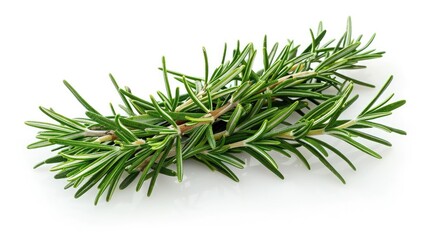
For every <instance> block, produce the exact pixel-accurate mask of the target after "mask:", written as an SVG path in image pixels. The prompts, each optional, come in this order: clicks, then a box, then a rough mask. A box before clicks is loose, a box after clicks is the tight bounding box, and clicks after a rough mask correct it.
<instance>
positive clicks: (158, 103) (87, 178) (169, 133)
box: [26, 19, 406, 203]
mask: <svg viewBox="0 0 429 240" xmlns="http://www.w3.org/2000/svg"><path fill="white" fill-rule="evenodd" d="M310 34H311V43H310V44H309V45H308V46H307V47H306V48H305V49H304V50H303V51H301V52H300V51H299V46H298V45H295V44H294V42H293V41H289V42H287V43H286V44H285V45H284V46H283V48H281V49H280V48H279V46H280V45H279V44H278V43H275V44H274V45H273V47H271V48H269V46H268V41H267V37H265V38H264V41H263V48H262V54H261V55H262V62H263V69H261V70H255V69H254V68H253V65H254V62H255V59H256V58H255V56H256V50H255V49H254V46H253V44H247V45H246V46H245V47H244V48H242V49H241V47H240V43H238V44H237V47H236V48H235V49H234V50H233V52H232V57H231V59H230V60H227V56H226V55H227V45H226V44H225V48H224V53H223V57H222V61H221V63H220V65H219V66H218V67H217V68H215V69H214V71H213V72H212V73H210V72H209V63H208V57H207V52H206V50H205V49H203V55H204V63H205V64H204V66H205V72H204V76H202V77H195V76H190V75H187V74H183V73H180V72H177V71H173V70H170V69H167V68H166V61H165V58H163V59H162V68H160V70H162V72H163V80H164V83H165V86H166V94H164V93H163V92H160V91H159V92H158V96H159V99H157V98H155V97H154V96H150V100H144V99H143V98H141V97H138V96H136V95H134V94H133V93H132V92H131V90H130V89H129V88H127V87H124V88H121V87H120V86H119V85H118V84H117V82H116V80H115V78H114V77H113V76H112V75H110V79H111V81H112V83H113V85H114V87H115V88H116V90H117V92H118V93H119V95H120V97H121V99H122V101H123V105H120V107H121V108H122V109H123V110H124V112H125V113H126V114H125V115H121V114H118V113H117V111H116V110H115V109H114V108H113V106H112V105H110V106H111V109H112V113H113V115H102V114H100V113H99V112H98V111H97V110H96V109H95V108H94V107H92V106H91V105H90V104H89V103H88V101H86V100H85V99H84V98H83V97H82V96H80V94H79V93H78V92H77V91H76V90H75V89H74V88H73V87H72V86H71V85H70V84H69V83H68V82H66V81H64V84H65V85H66V87H67V88H68V89H69V90H70V91H71V93H72V94H73V95H74V96H75V97H76V99H77V100H78V101H79V102H80V103H81V104H82V105H83V107H85V109H86V110H87V112H86V117H84V118H69V117H66V116H63V115H61V114H59V113H57V112H55V111H53V110H52V109H47V108H43V107H40V109H41V111H42V112H44V113H45V114H46V115H47V116H48V117H50V118H51V119H53V120H54V121H55V122H56V123H47V122H35V121H28V122H26V124H27V125H29V126H32V127H36V128H39V129H41V130H42V131H40V132H39V133H38V134H37V136H36V137H37V138H38V139H39V141H37V142H35V143H32V144H30V145H29V146H28V148H40V147H46V146H50V145H59V147H57V148H55V149H53V151H55V152H56V155H55V156H53V157H51V158H49V159H47V160H45V161H43V162H41V163H39V164H37V165H36V167H38V166H41V165H43V164H55V166H54V167H52V168H51V170H52V171H55V172H57V174H56V175H55V178H66V179H67V180H68V184H67V185H66V188H69V187H74V188H78V190H77V192H76V195H75V196H76V197H80V196H81V195H82V194H84V193H85V192H86V191H88V190H89V189H91V188H92V187H93V186H95V185H97V184H98V194H97V197H96V200H95V203H97V202H98V200H99V198H100V197H101V196H102V195H103V194H104V193H105V192H106V191H107V193H106V200H107V201H109V200H110V199H111V197H112V195H113V193H114V191H115V189H116V188H117V186H118V184H119V182H120V181H121V179H122V178H123V176H126V177H125V178H124V179H123V180H122V183H120V184H119V188H120V189H123V188H126V187H127V186H129V185H130V183H132V182H133V181H135V180H137V179H138V180H137V190H140V189H141V188H142V186H143V184H144V182H145V181H146V180H149V179H150V181H149V188H148V192H147V195H148V196H149V195H150V194H151V193H152V191H153V188H154V186H155V184H156V179H157V177H158V175H159V174H163V175H167V176H176V177H177V179H178V181H179V182H181V181H182V180H183V174H184V170H185V168H186V167H185V166H184V162H185V161H187V160H191V159H192V160H195V161H198V162H201V163H203V164H204V165H206V166H207V167H208V168H209V169H211V170H216V171H219V172H220V173H222V174H224V175H226V176H227V177H229V178H231V179H232V180H234V181H238V178H237V176H236V175H235V173H234V171H233V170H231V169H230V167H235V168H239V169H240V168H243V167H244V162H243V161H242V160H241V159H240V158H238V157H237V154H239V153H248V154H250V155H251V156H253V157H254V158H255V159H257V160H258V161H259V162H261V164H263V165H264V166H265V167H266V168H267V169H268V170H270V171H271V172H273V173H274V174H275V175H277V176H278V177H280V178H282V179H283V178H284V176H283V174H282V173H281V172H280V171H279V170H278V165H277V161H276V159H273V158H272V156H271V155H270V151H276V152H279V153H281V154H283V155H285V156H286V157H291V154H293V155H295V156H296V157H297V158H299V159H300V160H301V161H302V162H303V163H304V165H305V166H306V167H307V168H308V169H310V164H309V162H308V161H307V159H306V158H305V157H304V155H303V154H302V153H301V152H302V151H303V150H304V149H306V150H307V151H309V152H310V153H311V154H312V155H314V156H315V157H316V158H317V159H319V160H320V162H321V163H322V164H324V165H325V166H326V167H327V168H328V169H329V170H330V171H331V172H332V173H333V174H334V175H335V176H336V177H337V178H338V179H339V180H340V181H341V182H343V183H345V180H344V178H343V177H342V176H341V175H340V173H339V172H338V171H337V170H336V169H335V168H334V167H333V166H332V165H331V163H330V162H329V161H328V159H327V157H328V155H329V153H330V152H331V153H334V154H336V155H337V156H338V157H339V158H341V159H343V160H344V161H345V162H346V163H347V164H348V165H349V166H350V167H351V168H352V169H353V170H355V169H356V168H355V166H354V165H353V163H352V162H351V161H350V160H349V159H348V158H347V157H346V156H345V155H344V154H343V153H342V152H341V151H340V150H338V149H337V148H335V147H334V146H332V145H330V144H329V143H328V142H326V141H323V140H321V139H320V138H318V136H319V135H328V136H330V137H332V138H336V139H339V140H342V141H344V142H346V143H348V144H350V145H352V146H354V147H355V148H357V149H359V150H361V151H362V152H364V153H366V154H369V155H371V156H373V157H375V158H381V156H380V155H379V154H378V153H377V152H375V151H374V150H372V149H371V148H369V147H367V146H365V145H363V144H362V143H359V142H358V141H356V140H355V139H357V138H363V139H366V140H370V141H373V142H376V143H380V144H384V145H387V146H391V144H390V143H389V142H388V141H386V140H384V139H382V138H379V137H377V136H374V135H372V134H369V133H366V132H365V130H366V129H368V128H377V129H381V130H384V131H388V132H395V133H398V134H403V135H404V134H406V133H405V132H404V131H402V130H399V129H396V128H393V127H390V126H386V125H383V124H381V123H378V122H375V121H374V120H376V119H378V118H383V117H385V116H388V115H390V114H391V113H392V111H393V110H395V109H396V108H399V107H401V106H402V105H403V104H404V103H405V100H400V101H396V102H391V99H392V97H393V95H390V96H389V97H387V99H385V100H383V101H379V98H380V97H381V95H382V94H383V93H384V91H385V90H386V89H387V87H388V85H389V84H390V82H391V81H392V77H390V78H389V79H388V81H387V82H386V84H385V85H384V86H383V87H382V88H381V90H380V92H379V93H378V94H377V95H376V96H375V97H374V99H373V100H372V101H371V102H370V103H369V104H368V105H367V106H366V107H365V108H363V110H362V112H361V113H360V114H359V115H358V116H356V117H355V118H353V119H343V118H342V113H343V112H344V111H345V110H346V109H348V108H349V107H350V106H352V105H353V104H354V102H355V101H356V99H357V97H358V96H357V95H353V94H352V93H353V86H354V85H356V84H357V85H363V86H367V87H373V86H372V85H371V84H369V83H366V82H364V81H361V80H357V79H353V78H351V77H349V76H347V74H346V72H347V71H346V70H354V69H361V68H364V67H365V66H363V65H361V62H362V61H364V60H370V59H375V58H380V57H382V55H383V52H377V51H375V50H374V49H369V47H370V45H371V42H372V41H373V39H374V36H372V37H371V38H370V39H369V41H368V42H367V43H365V44H361V39H362V36H359V37H357V38H355V39H354V38H353V37H352V28H351V21H350V19H349V20H348V24H347V30H346V32H345V33H344V34H343V35H342V37H341V38H340V39H339V40H338V41H334V40H330V41H325V35H326V30H324V29H323V26H322V24H320V25H319V27H318V31H317V33H316V34H315V33H314V32H313V31H310ZM169 77H170V78H171V77H173V78H174V79H175V80H177V81H179V82H181V83H183V85H184V89H185V90H186V92H185V93H182V94H181V93H180V89H179V88H177V89H176V90H175V91H172V89H171V87H170V83H169V81H170V79H169ZM174 165H175V167H174V168H171V167H172V166H174Z"/></svg>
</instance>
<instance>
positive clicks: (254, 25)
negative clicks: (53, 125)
mask: <svg viewBox="0 0 429 240" xmlns="http://www.w3.org/2000/svg"><path fill="white" fill-rule="evenodd" d="M142 2H143V1H58V0H57V1H18V0H16V1H1V2H0V83H1V94H0V97H1V120H0V121H1V126H2V130H1V138H0V141H1V145H0V146H1V150H2V151H1V154H0V156H1V158H0V164H1V165H0V167H1V174H0V180H1V181H0V184H1V198H0V209H1V212H0V219H1V221H2V223H0V226H1V230H0V239H23V238H25V239H26V238H31V239H57V238H61V239H89V238H90V237H91V238H93V239H94V238H97V239H98V237H102V238H103V239H110V238H112V239H113V238H115V239H126V238H128V237H134V238H135V239H148V238H149V237H152V238H153V237H155V238H157V239H159V238H164V237H174V238H175V239H176V238H179V239H181V238H184V239H194V238H195V239H197V238H198V239H206V238H208V239H229V238H231V237H236V238H237V239H244V238H249V237H256V238H264V239H265V238H274V237H276V238H278V239H301V238H302V239H305V238H310V237H311V238H318V239H325V238H326V239H362V238H366V239H375V238H376V237H377V238H378V237H380V238H383V239H385V238H386V239H387V238H392V237H399V238H400V239H401V238H407V239H428V237H429V234H428V232H427V230H424V228H426V227H427V223H428V215H429V207H428V203H429V197H428V184H429V181H428V180H429V177H428V176H429V174H428V170H429V163H428V162H429V159H428V157H427V151H425V150H427V140H426V139H425V137H427V135H428V134H427V133H428V131H427V118H426V117H424V116H423V114H427V109H428V108H427V89H428V88H427V87H428V84H427V82H428V81H429V79H428V71H427V69H428V61H427V56H428V53H429V51H428V44H427V41H428V33H427V31H428V27H427V24H428V22H429V18H428V14H427V12H426V10H427V8H425V7H424V6H423V5H422V4H421V3H422V2H424V1H389V2H388V3H387V1H380V2H378V1H350V2H348V1H337V2H335V1H326V0H325V1H269V0H264V1H254V2H253V1H212V2H211V3H204V1H157V3H146V4H145V3H142ZM148 2H154V1H148ZM397 2H398V3H397ZM349 15H350V16H352V18H353V22H354V28H353V30H354V33H355V36H357V34H359V33H362V34H364V36H365V37H366V38H364V39H368V37H369V36H370V35H371V34H372V33H373V32H377V38H376V40H375V42H374V47H376V48H377V49H379V50H384V51H387V54H386V55H385V57H384V58H382V59H379V60H375V61H374V62H370V63H368V66H369V68H368V69H367V70H364V71H362V72H359V73H354V74H355V76H357V77H360V78H361V79H363V80H365V81H368V82H371V83H374V84H376V85H377V86H380V85H381V84H382V83H383V82H384V80H385V79H387V77H388V76H389V75H390V74H393V75H395V80H394V82H393V83H392V86H391V88H390V89H389V90H388V92H395V93H396V99H402V98H403V99H406V100H407V104H406V105H405V107H403V108H401V109H399V110H398V111H397V112H395V114H394V115H393V117H390V118H389V119H385V122H388V123H390V124H392V125H394V126H396V127H399V128H403V129H405V130H407V132H408V135H407V136H398V135H394V134H392V135H382V136H383V137H387V138H388V139H389V140H390V141H391V142H392V143H393V144H394V146H393V147H392V148H384V147H380V146H378V145H376V144H369V146H371V147H372V148H374V149H375V150H377V151H379V152H380V153H381V154H382V155H383V159H382V160H376V159H373V158H371V157H369V156H367V155H365V154H363V153H359V152H357V151H355V150H352V148H350V147H348V146H346V145H345V144H338V147H339V148H340V149H342V150H344V152H345V153H346V154H348V155H349V156H350V157H351V158H352V159H353V161H354V163H355V164H356V166H357V168H358V171H357V172H353V171H352V170H350V169H348V168H347V167H346V166H345V164H344V163H343V162H341V161H340V160H338V159H337V158H335V157H333V158H331V159H330V160H331V162H333V164H334V165H335V166H336V167H337V168H338V169H339V170H340V171H341V173H342V174H343V176H344V177H345V178H346V180H347V184H346V185H342V184H341V183H340V182H339V181H337V179H335V177H334V176H333V175H332V174H330V173H329V172H328V170H327V169H325V168H324V167H323V166H322V165H321V164H320V163H317V161H316V160H315V159H314V158H311V161H312V162H314V164H313V170H312V171H307V170H306V169H305V168H304V167H303V166H302V165H301V164H300V163H299V162H298V161H297V160H296V159H295V158H292V159H279V162H280V168H281V171H282V172H283V173H284V174H285V177H286V179H285V180H284V181H281V180H279V179H278V178H276V177H275V176H274V175H272V174H270V173H269V172H268V171H266V170H265V169H264V168H263V167H262V166H260V165H259V164H257V163H256V162H255V161H252V160H250V162H249V159H246V161H247V162H249V166H248V167H247V168H245V169H244V170H241V171H236V173H237V174H238V176H239V177H240V180H241V181H240V183H235V182H232V181H230V180H229V179H227V178H226V177H224V176H223V175H221V174H219V173H212V172H210V171H208V170H207V169H206V168H205V167H203V166H201V165H199V164H196V163H192V162H187V163H186V164H185V176H186V179H185V181H184V182H183V183H181V184H178V183H176V181H175V180H174V179H173V178H168V177H161V178H160V179H159V181H158V183H157V185H156V188H155V191H154V193H153V195H152V197H150V198H147V197H146V195H145V191H143V192H138V193H136V192H134V189H133V188H129V189H127V190H125V191H117V192H116V194H115V196H114V198H113V200H112V201H111V202H110V203H105V202H104V201H101V204H99V205H98V206H97V207H94V206H93V198H94V192H90V193H89V194H87V195H85V196H83V197H82V198H81V199H78V200H75V199H74V198H73V194H74V191H73V190H72V191H70V190H67V191H64V190H63V186H64V185H65V182H64V181H58V180H54V179H53V173H51V172H49V170H48V168H46V167H42V168H40V169H37V170H33V169H32V166H33V165H34V164H35V163H37V162H39V161H41V160H43V159H44V158H47V157H49V156H50V153H49V151H48V150H31V151H30V150H26V145H27V144H28V143H31V142H32V141H33V140H34V135H35V132H36V131H35V130H34V129H31V128H29V127H26V126H24V124H23V122H24V121H25V120H47V118H46V117H45V116H43V115H42V113H40V112H39V111H38V106H39V105H42V106H45V107H53V108H54V109H55V110H57V111H59V112H61V113H63V114H65V115H68V116H83V113H84V111H83V110H84V109H83V108H82V107H81V106H80V105H79V104H78V103H77V102H76V101H75V100H74V99H73V97H72V96H71V94H69V93H68V92H67V89H66V88H65V87H64V86H63V85H62V80H63V79H67V80H69V81H70V82H71V83H72V84H73V85H74V87H76V88H77V89H78V90H79V91H80V92H81V94H82V95H83V96H85V97H86V98H87V100H88V101H90V102H91V103H92V104H93V105H94V106H96V108H98V109H100V110H101V111H102V112H104V113H108V102H110V101H112V102H114V103H119V98H118V97H117V96H116V95H115V92H114V90H113V87H112V86H111V84H110V82H109V79H108V73H113V74H114V75H115V76H116V78H117V80H118V81H119V82H120V84H122V85H128V86H130V87H131V88H132V89H133V91H134V92H135V93H138V94H139V95H142V96H148V94H152V93H155V91H156V90H159V89H163V84H162V83H163V81H162V75H161V73H160V72H159V71H158V70H157V67H159V66H160V62H161V56H162V55H165V56H166V57H167V65H168V66H169V67H170V68H172V69H178V70H182V71H184V72H188V73H193V74H196V75H201V74H203V61H202V59H203V58H202V54H201V47H202V46H205V47H206V48H207V50H208V54H209V58H210V61H211V67H214V66H215V65H216V64H217V63H218V62H219V61H220V59H219V58H220V54H221V52H222V47H223V43H224V42H228V43H230V44H232V45H234V43H235V41H236V40H237V39H241V40H242V41H243V42H250V41H251V42H254V43H255V45H256V46H258V47H260V46H261V44H262V38H263V36H264V34H267V35H268V36H269V41H270V43H273V42H274V41H279V42H285V41H286V39H288V38H290V39H294V40H296V41H297V42H299V43H303V44H304V45H306V44H308V43H309V40H310V36H309V32H308V29H309V28H310V27H316V26H317V24H318V21H319V20H323V21H324V24H325V27H326V29H327V30H328V36H329V38H338V37H339V36H340V34H341V33H342V32H343V31H344V30H345V23H346V18H347V16H349ZM212 69H213V68H212ZM356 90H357V91H360V94H361V96H362V99H361V101H359V102H358V103H357V104H356V105H357V106H356V107H358V108H359V106H363V105H364V104H365V99H368V97H369V96H371V95H372V94H374V93H375V91H376V90H374V89H365V88H357V89H356ZM358 105H359V106H358ZM426 116H427V115H426ZM425 148H426V149H425Z"/></svg>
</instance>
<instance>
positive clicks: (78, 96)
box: [63, 80, 98, 113]
mask: <svg viewBox="0 0 429 240" xmlns="http://www.w3.org/2000/svg"><path fill="white" fill-rule="evenodd" d="M63 83H64V85H66V87H67V88H68V89H69V90H70V92H71V93H72V94H73V95H74V96H75V98H76V99H77V100H78V101H79V102H80V103H81V104H82V105H83V106H84V107H85V108H86V109H87V110H88V111H90V112H95V113H98V112H97V110H95V109H94V108H93V107H92V106H91V105H90V104H89V103H88V102H87V101H86V100H85V99H83V97H82V96H80V94H79V93H78V92H77V91H76V90H75V89H74V88H73V87H72V86H71V85H70V84H69V83H68V82H67V81H66V80H64V81H63Z"/></svg>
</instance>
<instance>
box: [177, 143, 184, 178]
mask: <svg viewBox="0 0 429 240" xmlns="http://www.w3.org/2000/svg"><path fill="white" fill-rule="evenodd" d="M176 167H177V180H178V181H179V182H182V179H183V153H182V141H181V138H180V136H177V137H176Z"/></svg>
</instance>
